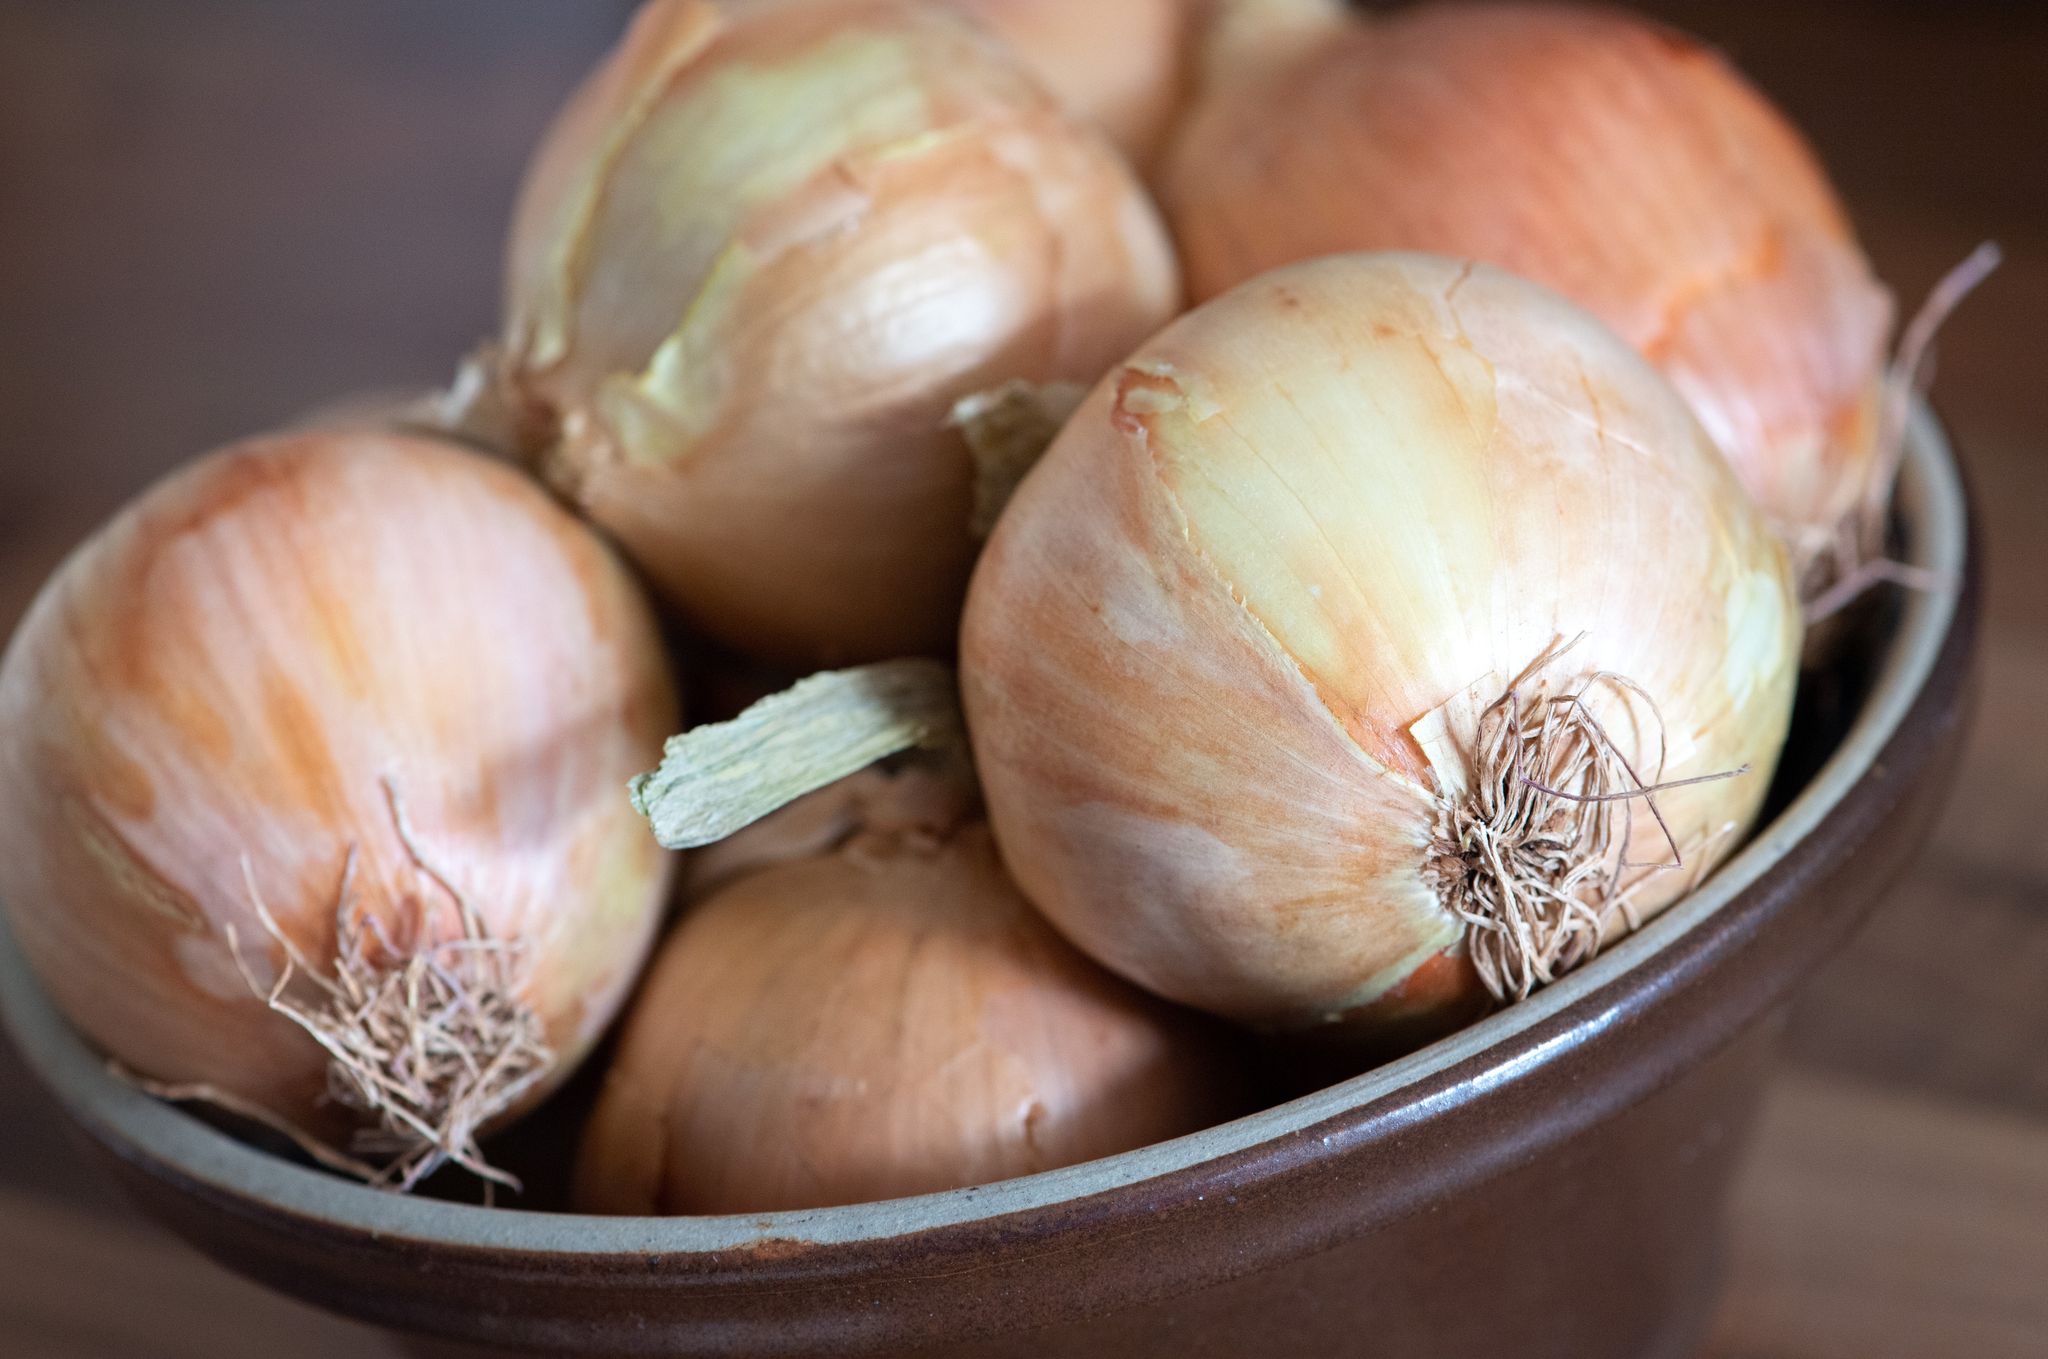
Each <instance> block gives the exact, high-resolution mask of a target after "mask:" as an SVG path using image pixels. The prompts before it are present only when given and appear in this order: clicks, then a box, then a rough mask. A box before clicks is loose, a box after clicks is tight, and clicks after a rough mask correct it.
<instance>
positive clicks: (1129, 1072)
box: [576, 770, 1242, 1214]
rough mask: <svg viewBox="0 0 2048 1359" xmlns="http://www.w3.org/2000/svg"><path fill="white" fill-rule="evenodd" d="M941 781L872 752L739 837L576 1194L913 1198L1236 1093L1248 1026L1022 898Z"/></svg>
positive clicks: (630, 1206)
mask: <svg viewBox="0 0 2048 1359" xmlns="http://www.w3.org/2000/svg"><path fill="white" fill-rule="evenodd" d="M935 786H936V785H935V783H934V781H933V780H932V779H930V778H928V777H927V776H925V775H924V774H923V773H922V772H921V771H915V770H913V771H910V772H908V773H905V774H901V775H896V776H891V775H887V774H884V773H882V772H881V771H879V770H870V771H867V772H865V773H863V774H861V775H857V776H855V777H853V778H851V779H847V780H844V781H842V782H841V783H839V784H835V785H832V786H831V787H829V788H826V789H824V790H822V791H820V792H818V793H815V794H813V795H812V796H811V797H810V798H808V799H806V800H805V801H804V802H803V803H799V804H796V805H794V806H792V807H790V808H788V809H787V810H786V811H785V812H784V813H781V814H778V816H777V817H773V818H770V819H769V820H768V821H764V822H762V823H759V825H757V826H756V827H754V828H753V829H752V830H750V831H746V832H742V833H741V835H740V836H738V837H735V843H734V844H733V847H732V848H733V851H734V852H733V853H732V854H730V855H729V856H727V857H726V859H725V871H724V872H722V873H720V874H718V875H717V876H716V877H715V878H714V879H713V880H712V881H711V886H710V891H709V895H708V896H707V897H706V899H704V900H703V901H701V902H700V903H699V904H697V905H695V906H693V907H692V909H691V911H690V913H689V914H688V915H687V916H686V917H685V919H684V920H683V922H682V924H681V925H679V926H678V927H677V929H676V931H675V933H674V934H673V935H672V936H671V937H670V938H669V940H668V941H667V942H666V943H665V944H664V945H663V947H662V950H661V952H660V954H659V955H658V956H657V958H656V960H655V964H654V966H653V969H652V970H651V972H650V974H649V977H648V981H647V984H646V986H645V988H644V989H643V990H642V991H641V993H640V996H639V998H638V999H637V1000H636V1001H635V1003H634V1007H633V1010H632V1011H631V1013H630V1015H629V1017H628V1019H627V1022H626V1026H625V1030H624V1036H623V1039H622V1041H621V1044H620V1048H619V1053H618V1056H617V1058H616V1059H615V1061H614V1063H613V1065H612V1068H611V1070H610V1072H609V1073H608V1076H607V1079H606V1085H605V1091H604V1094H603V1096H602V1097H601V1099H600V1101H599V1104H598V1108H597V1111H596V1113H595V1115H594V1116H593V1118H592V1120H591V1123H590V1126H589V1129H588V1131H587V1133H586V1135H585V1139H584V1143H583V1146H582V1149H581V1153H580V1156H579V1160H578V1166H577V1180H576V1199H577V1203H578V1206H579V1207H581V1208H583V1209H585V1210H586V1211H593V1212H604V1213H624V1214H651V1213H671V1214H693V1213H757V1212H769V1211H776V1210H784V1209H802V1208H820V1207H829V1206H832V1205H835V1204H846V1203H859V1202H869V1201H874V1200H878V1199H889V1198H898V1197H903V1196H907V1195H912V1194H921V1193H930V1192H936V1191H939V1190H944V1189H953V1188H959V1187H963V1186H968V1185H976V1184H985V1183H989V1182H991V1181H995V1180H1001V1179H1007V1178H1011V1177H1014V1176H1018V1175H1026V1174H1031V1173H1034V1172H1037V1171H1042V1170H1050V1169H1053V1168H1055V1167H1058V1166H1063V1165H1069V1164H1072V1163H1074V1162H1077V1161H1083V1160H1088V1159H1090V1158H1092V1157H1097V1156H1106V1155H1110V1154H1112V1153H1115V1152H1121V1151H1128V1150H1131V1149H1132V1148H1135V1147H1140V1146H1144V1145H1147V1144H1150V1143H1153V1142H1158V1141H1161V1140H1164V1139H1166V1138H1170V1137H1175V1136H1179V1135H1181V1134H1184V1133H1189V1132H1193V1131H1196V1130H1197V1129H1200V1128H1202V1127H1206V1126H1208V1125H1209V1124H1211V1123H1213V1122H1215V1121H1217V1120H1219V1119H1221V1118H1224V1117H1227V1116H1229V1115H1230V1114H1231V1113H1234V1112H1237V1111H1236V1110H1235V1109H1234V1108H1233V1107H1232V1106H1231V1104H1230V1103H1229V1100H1230V1098H1231V1097H1232V1096H1233V1095H1234V1094H1236V1093H1237V1092H1239V1091H1241V1089H1242V1079H1241V1072H1239V1071H1237V1070H1235V1069H1234V1068H1233V1065H1232V1063H1233V1061H1234V1060H1235V1059H1236V1053H1235V1049H1234V1047H1233V1045H1231V1044H1230V1043H1228V1042H1218V1041H1217V1038H1218V1035H1216V1034H1215V1033H1214V1032H1213V1031H1212V1030H1211V1029H1210V1028H1209V1027H1208V1026H1206V1025H1205V1024H1203V1023H1202V1022H1201V1021H1200V1019H1199V1017H1197V1016H1193V1015H1189V1014H1187V1013H1185V1012H1181V1011H1176V1010H1174V1009H1173V1008H1171V1007H1169V1006H1167V1005H1164V1004H1162V1003H1161V1002H1159V1001H1156V1000H1154V999H1153V998H1151V997H1149V996H1146V995H1144V994H1143V993H1141V992H1139V991H1137V990H1136V989H1135V988H1132V987H1130V986H1129V985H1127V984H1126V983H1124V982H1122V981H1119V980H1118V979H1116V978H1114V977H1111V976H1110V975H1108V974H1107V973H1105V972H1103V971H1102V970H1101V969H1100V968H1098V967H1096V966H1095V965H1094V964H1093V963H1091V962H1089V961H1088V960H1087V959H1086V958H1084V957H1082V956H1081V955H1080V954H1079V953H1077V952H1076V951H1075V950H1074V948H1073V947H1072V945H1070V944H1068V943H1067V942H1066V941H1065V940H1063V939H1061V938H1060V937H1059V935H1058V934H1056V933H1055V932H1054V931H1053V930H1052V928H1051V927H1050V926H1049V925H1047V924H1046V923H1045V921H1044V920H1043V919H1042V918H1040V917H1039V915H1038V914H1037V913H1036V912H1035V911H1033V910H1032V909H1031V907H1030V904H1029V903H1027V902H1026V901H1025V900H1024V899H1023V898H1022V897H1021V896H1020V895H1018V893H1017V889H1016V888H1015V886H1014V885H1012V884H1011V882H1010V880H1009V877H1008V875H1007V874H1006V873H1005V872H1004V870H1003V867H1002V864H1001V862H1000V860H998V858H997V856H996V852H995V846H994V842H993V841H992V840H991V838H990V836H989V833H988V828H987V826H986V825H985V824H984V823H982V822H981V820H980V819H979V817H978V816H977V815H974V814H973V813H972V811H971V809H968V808H963V806H962V799H961V798H960V797H959V796H958V795H953V794H948V793H946V791H945V789H944V787H943V786H937V792H936V793H935V792H934V788H935ZM782 821H788V822H789V823H790V824H789V827H788V833H786V834H785V833H784V832H783V830H782V828H781V827H780V826H779V825H778V822H782ZM830 825H836V826H837V827H838V830H837V831H836V833H835V834H834V835H833V838H832V840H831V842H830V843H828V844H823V845H820V844H818V842H817V840H816V833H817V832H818V831H820V830H821V829H824V828H826V827H827V826H830ZM739 842H744V844H742V843H739ZM717 852H718V851H716V850H712V851H706V854H707V856H708V855H712V854H716V853H717ZM790 853H793V854H794V855H795V857H793V858H787V859H784V858H782V856H783V855H785V854H790Z"/></svg>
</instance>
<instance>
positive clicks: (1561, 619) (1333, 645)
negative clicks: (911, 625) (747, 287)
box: [960, 255, 1800, 1031]
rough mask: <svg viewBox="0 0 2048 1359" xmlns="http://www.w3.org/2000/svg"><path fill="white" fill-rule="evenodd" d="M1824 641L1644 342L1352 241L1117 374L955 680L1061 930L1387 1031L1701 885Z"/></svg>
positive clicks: (995, 816) (1508, 979) (1007, 555)
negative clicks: (1352, 250)
mask: <svg viewBox="0 0 2048 1359" xmlns="http://www.w3.org/2000/svg"><path fill="white" fill-rule="evenodd" d="M1799 641H1800V620H1799V614H1798V610H1797V608H1796V607H1795V604H1794V600H1793V595H1792V591H1791V588H1790V583H1789V577H1788V573H1787V569H1786V564H1785V559H1784V554H1783V552H1782V550H1781V548H1780V546H1779V544H1778V543H1777V542H1776V540H1775V539H1774V538H1773V537H1772V536H1771V534H1770V533H1769V531H1768V528H1767V526H1766V525H1765V524H1764V522H1763V520H1762V519H1761V517H1760V516H1759V515H1758V514H1757V513H1756V511H1755V509H1754V507H1753V506H1752V505H1751V503H1750V501H1749V499H1748V498H1747V497H1746V496H1745V495H1744V494H1743V492H1742V489H1741V487H1740V486H1739V485H1737V484H1736V482H1735V480H1734V478H1733V477H1732V476H1731V475H1730V473H1729V471H1728V468H1727V465H1726V464H1725V462H1724V461H1723V460H1722V459H1721V458H1720V457H1719V456H1718V455H1717V454H1716V452H1715V450H1714V448H1713V445H1712V443H1711V442H1710V441H1709V440H1708V438H1707V436H1706V435H1705V433H1704V432H1703V431H1702V430H1701V429H1700V428H1699V426H1698V424H1697V422H1696V421H1695V420H1694V419H1693V418H1692V416H1691V414H1690V413H1689V412H1688V410H1687V409H1686V406H1685V403H1684V402H1683V401H1682V400H1681V399H1680V398H1679V397H1678V396H1677V395H1676V394H1675V393H1674V392H1672V390H1671V389H1670V387H1669V385H1668V384H1666V383H1665V382H1664V381H1663V380H1662V379H1660V378H1659V377H1658V375H1657V374H1656V372H1655V371H1654V370H1653V369H1651V368H1650V367H1649V366H1648V365H1646V364H1645V363H1644V362H1643V360H1642V358H1641V356H1640V355H1638V354H1637V353H1635V352H1634V351H1633V350H1632V349H1630V348H1629V347H1628V346H1627V345H1626V344H1624V343H1623V342H1622V341H1621V340H1619V339H1618V338H1616V337H1615V336H1614V335H1613V334H1612V333H1611V332H1609V331H1608V330H1606V329H1605V328H1604V327H1602V326H1601V325H1600V324H1599V323H1598V322H1597V321H1595V320H1594V319H1593V318H1592V317H1590V316H1588V315H1586V314H1585V313H1583V312H1581V311H1579V310H1578V309H1576V308H1574V307H1572V306H1571V305H1569V304H1568V303H1566V302H1565V301H1564V300H1563V299H1561V298H1559V297H1557V296H1556V295H1555V294H1553V293H1550V292H1548V291H1546V290H1544V289H1542V288H1539V287H1537V286H1536V285H1534V284H1530V283H1527V282H1525V281H1523V280H1520V279H1517V278H1515V277H1513V276H1511V275H1508V274H1505V273H1503V272H1500V271H1498V270H1495V269H1492V268H1490V267H1487V266H1484V265H1471V264H1460V263H1457V262H1453V261H1449V260H1443V259H1437V258H1433V257H1429V256H1420V255H1380V256H1339V257H1335V258H1331V259H1326V260H1322V261H1316V262H1311V263H1307V264H1302V265H1296V266H1292V267H1290V268H1286V269H1281V270H1277V271H1275V272H1273V273H1271V274H1267V275H1264V276H1263V277H1261V278H1259V279H1256V280H1254V281H1252V282H1250V283H1247V284H1245V285H1243V286H1241V287H1240V288H1238V289H1236V290H1234V291H1232V292H1230V293H1227V294H1225V295H1224V296H1223V297H1221V298H1219V299H1217V300H1215V301H1213V302H1211V303H1209V304H1207V305H1205V306H1204V307H1202V308H1200V309H1198V310H1197V311H1195V312H1193V313H1192V314H1190V315H1189V316H1187V317H1184V318H1183V319H1181V320H1180V321H1178V322H1176V323H1174V324H1173V325H1172V326H1171V327H1169V328H1168V329H1167V330H1165V331H1164V332H1163V333H1162V334H1161V335H1159V336H1158V337H1157V338H1155V339H1154V340H1153V341H1151V342H1150V343H1148V344H1147V345H1145V346H1144V347H1142V348H1141V349H1140V350H1139V351H1138V353H1137V354H1136V355H1135V356H1134V357H1133V358H1132V359H1130V360H1129V361H1128V362H1127V363H1125V364H1124V365H1123V366H1122V367H1121V368H1119V369H1118V370H1116V371H1115V372H1114V373H1112V374H1111V375H1110V376H1109V377H1108V378H1105V379H1104V381H1103V382H1102V384H1101V385H1100V386H1099V387H1098V388H1097V389H1096V390H1095V391H1094V392H1093V394H1092V395H1091V396H1090V397H1089V398H1088V400H1087V402H1086V403H1085V404H1084V405H1083V406H1082V408H1081V410H1080V412H1079V413H1078V414H1077V415H1076V416H1075V418H1074V419H1073V421H1072V422H1071V423H1069V424H1068V425H1067V427H1066V429H1065V430H1064V431H1063V432H1062V433H1061V435H1060V437H1059V439H1058V440H1057V441H1056V442H1055V443H1054V445H1053V447H1052V449H1051V451H1050V452H1049V453H1048V454H1047V455H1046V458H1045V460H1044V461H1042V462H1041V463H1040V464H1039V465H1038V467H1037V468H1036V469H1035V470H1034V471H1033V472H1032V473H1031V475H1030V476H1029V477H1028V478H1026V480H1025V481H1024V484H1023V486H1022V487H1021V489H1020V490H1019V492H1018V494H1017V498H1016V499H1015V500H1014V501H1013V502H1012V503H1011V505H1010V508H1009V509H1008V511H1007V512H1006V513H1005V514H1004V516H1003V519H1002V521H1001V522H1000V523H999V524H998V525H997V527H996V531H995V534H994V535H993V537H992V538H991V539H990V541H989V546H988V549H987V552H986V553H985V555H984V556H983V558H982V561H981V564H980V566H979V568H978V570H977V572H976V575H975V579H974V584H973V588H972V591H971V593H970V595H969V599H968V605H967V616H966V622H965V627H964V632H963V636H962V643H961V648H962V649H961V676H960V682H961V688H962V694H963V700H964V704H965V710H966V717H967V724H968V729H969V731H970V733H971V735H972V738H973V748H974V753H975V757H976V764H977V767H978V769H979V771H980V774H981V778H982V781H983V785H984V788H985V791H986V794H987V798H988V804H989V810H990V817H991V821H992V824H993V826H994V829H995V832H996V836H997V838H998V840H999V842H1000V844H1001V845H1002V849H1003V854H1004V858H1005V860H1006V861H1007V863H1008V864H1009V866H1010V868H1011V870H1012V871H1013V872H1014V873H1015V874H1016V877H1017V881H1018V884H1019V886H1021V887H1022V888H1023V890H1024V892H1025V895H1026V896H1028V897H1029V898H1030V899H1031V900H1032V901H1033V902H1034V903H1036V904H1037V905H1038V906H1039V907H1040V908H1041V909H1042V910H1044V911H1045V912H1046V913H1047V914H1048V915H1049V916H1050V917H1051V919H1052V921H1053V923H1054V924H1056V925H1057V926H1058V927H1059V928H1060V929H1061V930H1062V931H1063V932H1064V933H1065V934H1066V935H1067V936H1068V937H1069V938H1070V939H1072V940H1073V941H1074V942H1076V943H1077V944H1079V945H1080V946H1081V947H1082V948H1083V949H1084V950H1086V951H1087V952H1089V953H1090V954H1092V955H1094V956H1095V957H1096V958H1097V959H1098V960H1100V961H1102V962H1104V963H1106V964H1108V965H1109V966H1110V967H1111V968H1112V969H1114V970H1116V971H1118V972H1120V973H1122V974H1123V975H1125V976H1127V977H1129V978H1131V979H1133V980H1135V981H1138V982H1140V983H1142V984H1143V985H1145V986H1147V987H1149V988H1151V989H1152V990H1154V991H1157V992H1158V993H1160V994H1162V995H1164V996H1166V997H1168V998H1170V999H1174V1000H1178V1001H1183V1002H1186V1003H1189V1004H1193V1005H1197V1006H1200V1007H1203V1008H1205V1009H1209V1010H1212V1011H1215V1012H1217V1013H1219V1014H1223V1015H1227V1016H1231V1017H1233V1018H1236V1019H1239V1020H1244V1021H1248V1022H1252V1023H1255V1024H1259V1025H1265V1026H1271V1027H1277V1028H1292V1027H1302V1026H1308V1025H1313V1024H1317V1023H1320V1022H1323V1021H1332V1020H1340V1019H1349V1020H1351V1021H1353V1022H1354V1023H1355V1025H1356V1026H1357V1027H1358V1028H1359V1029H1360V1030H1361V1031H1362V1030H1363V1029H1366V1028H1369V1027H1371V1026H1373V1025H1375V1024H1378V1023H1380V1022H1382V1021H1384V1020H1386V1019H1387V1018H1389V1016H1395V1015H1397V1016H1399V1017H1401V1018H1403V1019H1404V1021H1405V1020H1412V1019H1414V1018H1415V1017H1416V1016H1417V1015H1418V1014H1422V1013H1426V1012H1432V1011H1433V1012H1438V1013H1446V1014H1447V1013H1450V1012H1453V1011H1458V1010H1462V1009H1464V1008H1466V1007H1468V1006H1469V1003H1470V1001H1471V1000H1472V998H1473V997H1474V996H1475V995H1480V994H1481V992H1480V988H1481V986H1482V984H1483V985H1484V987H1485V990H1486V991H1489V992H1491V993H1492V995H1493V996H1495V997H1500V998H1508V999H1512V998H1514V997H1518V996H1521V995H1525V994H1527V992H1528V991H1529V990H1530V989H1531V988H1532V987H1534V986H1537V985H1540V984H1542V983H1543V982H1545V981H1547V980H1549V979H1550V978H1552V977H1554V976H1556V975H1558V974H1559V973H1560V972H1562V971H1563V970H1564V969H1565V968H1567V967H1570V966H1571V965H1573V964H1574V963H1576V962H1578V961H1581V960H1582V959H1584V958H1585V957H1587V956H1590V954H1591V953H1592V952H1593V950H1594V949H1596V948H1597V947H1598V946H1599V945H1600V943H1601V941H1602V939H1603V938H1606V937H1611V936H1613V935H1614V934H1616V933H1618V932H1620V931H1621V930H1622V929H1624V928H1626V927H1628V926H1631V925H1633V924H1634V923H1635V922H1636V921H1637V920H1639V919H1641V918H1643V917H1645V916H1648V915H1650V914H1652V913H1654V912H1655V911H1657V910H1658V909H1660V908H1661V907H1662V906H1664V905H1666V904H1667V903H1669V902H1670V901H1671V900H1673V899H1674V898H1675V897H1677V896H1679V895H1680V894H1682V893H1683V892H1684V891H1685V890H1686V889H1687V888H1688V886H1689V885H1690V884H1691V883H1692V882H1694V881H1696V880H1697V877H1698V875H1699V874H1700V873H1701V872H1703V871H1705V870H1707V869H1709V868H1711V867H1712V866H1713V864H1714V863H1715V862H1717V861H1718V860H1719V858H1721V857H1722V856H1724V855H1725V854H1726V853H1727V852H1728V851H1729V849H1730V848H1731V847H1732V846H1733V844H1734V841H1735V839H1736V837H1737V835H1738V834H1739V833H1740V832H1741V830H1742V829H1743V828H1744V827H1746V826H1747V825H1748V824H1749V823H1750V821H1751V820H1752V818H1753V817H1754V816H1755V814H1756V811H1757V809H1758V806H1759V804H1760V803H1761V801H1762V800H1763V796H1764V792H1765V789H1766V787H1767V785H1768V784H1769V782H1770V773H1771V770H1772V768H1773V766H1774V764H1775V762H1776V760H1777V756H1778V752H1779V748H1780V745H1781V743H1782V741H1783V739H1784V735H1785V731H1786V726H1787V722H1788V720H1789V715H1790V709H1791V701H1792V692H1793V687H1794V681H1795V675H1796V671H1797V662H1798V654H1799ZM1745 771H1746V772H1745ZM1738 773H1739V774H1740V776H1739V777H1733V775H1736V774H1738ZM1718 775H1729V776H1731V777H1726V778H1713V776H1718ZM1703 778H1705V779H1712V780H1713V781H1709V782H1702V783H1697V784H1692V785H1690V786H1685V787H1682V788H1681V787H1677V786H1675V785H1686V784H1688V782H1689V781H1691V780H1695V779H1703ZM1645 789H1652V790H1662V791H1661V795H1655V796H1645V795H1644V790H1645ZM1596 799H1604V800H1596ZM1680 863H1682V869H1681V868H1679V867H1676V866H1675V865H1678V864H1680ZM1652 865H1673V867H1668V868H1666V869H1665V870H1664V871H1657V869H1656V868H1654V867H1652ZM1482 998H1483V997H1482Z"/></svg>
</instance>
